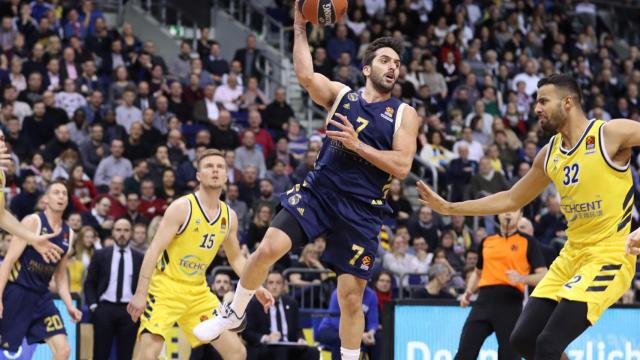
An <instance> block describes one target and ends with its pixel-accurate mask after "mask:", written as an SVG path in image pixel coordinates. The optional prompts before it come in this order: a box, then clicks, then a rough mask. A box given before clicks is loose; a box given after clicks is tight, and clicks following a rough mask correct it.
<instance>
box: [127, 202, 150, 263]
mask: <svg viewBox="0 0 640 360" xmlns="http://www.w3.org/2000/svg"><path fill="white" fill-rule="evenodd" d="M133 195H135V196H138V194H136V193H130V194H129V195H127V200H128V199H129V196H133ZM134 224H135V225H133V235H132V236H131V248H132V249H133V250H136V251H138V252H140V253H142V254H144V253H145V252H147V249H148V248H149V242H148V241H147V225H146V224H145V223H134Z"/></svg>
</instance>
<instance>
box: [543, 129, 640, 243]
mask: <svg viewBox="0 0 640 360" xmlns="http://www.w3.org/2000/svg"><path fill="white" fill-rule="evenodd" d="M604 125H605V122H604V121H602V120H592V121H590V122H589V124H588V125H587V128H586V129H585V131H584V133H583V134H582V136H581V137H580V140H578V142H577V143H576V144H575V146H574V147H573V148H572V149H565V148H563V147H562V135H561V134H559V133H558V134H556V135H555V136H553V137H552V138H551V140H550V141H549V149H548V152H547V156H546V158H545V172H546V174H547V176H549V178H550V179H551V180H552V181H553V183H554V185H555V187H556V189H557V190H558V193H559V195H560V208H561V210H562V213H563V214H564V216H565V217H566V219H567V225H568V228H567V236H568V239H569V242H570V243H571V244H573V245H578V246H579V245H587V244H596V243H598V242H601V241H618V242H621V243H624V240H625V237H626V235H628V234H629V231H630V229H631V216H632V209H633V180H632V177H631V170H630V168H629V164H628V163H627V164H626V165H625V166H619V165H616V164H615V163H614V162H613V161H612V160H611V159H610V158H609V155H608V154H607V151H606V149H605V144H604V138H603V126H604Z"/></svg>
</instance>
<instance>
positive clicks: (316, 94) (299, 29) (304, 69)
mask: <svg viewBox="0 0 640 360" xmlns="http://www.w3.org/2000/svg"><path fill="white" fill-rule="evenodd" d="M294 8H295V20H294V23H293V69H294V70H295V72H296V76H297V77H298V82H299V83H300V85H301V86H302V87H303V88H305V90H307V92H309V96H311V99H312V100H313V101H314V102H315V103H316V104H318V105H321V106H322V107H324V108H325V109H327V110H329V109H331V106H332V105H333V102H334V100H335V99H336V97H337V96H338V93H339V92H340V90H341V89H342V88H344V87H345V85H344V84H342V83H339V82H337V81H331V80H329V79H328V78H327V77H326V76H324V75H322V74H320V73H316V72H314V71H313V59H312V58H311V50H310V49H309V43H308V40H307V28H306V26H307V21H306V20H305V19H304V17H303V16H302V14H301V13H300V8H299V7H298V1H296V4H295V6H294Z"/></svg>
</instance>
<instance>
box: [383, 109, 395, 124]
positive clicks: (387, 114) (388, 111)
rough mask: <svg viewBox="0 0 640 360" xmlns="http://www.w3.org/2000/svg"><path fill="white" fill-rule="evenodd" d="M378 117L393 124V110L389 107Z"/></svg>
mask: <svg viewBox="0 0 640 360" xmlns="http://www.w3.org/2000/svg"><path fill="white" fill-rule="evenodd" d="M380 116H382V118H383V119H385V120H387V121H390V122H393V108H392V107H391V106H387V108H386V109H385V110H384V113H383V114H380Z"/></svg>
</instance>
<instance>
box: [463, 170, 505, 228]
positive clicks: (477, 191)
mask: <svg viewBox="0 0 640 360" xmlns="http://www.w3.org/2000/svg"><path fill="white" fill-rule="evenodd" d="M508 188H509V184H508V183H507V179H506V178H505V177H504V175H502V174H501V173H499V172H496V171H495V170H493V166H492V165H491V159H490V158H488V157H483V158H482V159H480V162H479V165H478V174H476V175H475V176H474V177H473V178H472V179H471V197H472V198H474V199H479V198H482V197H485V196H488V195H491V194H495V193H497V192H500V191H504V190H507V189H508ZM484 226H485V228H486V229H487V232H488V233H489V234H493V231H494V229H495V219H494V218H493V216H485V217H484Z"/></svg>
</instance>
